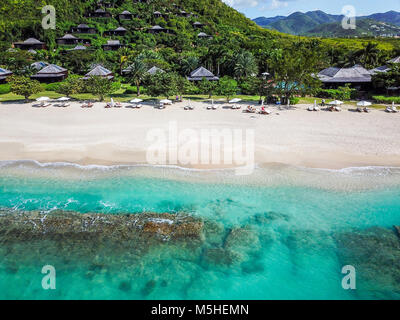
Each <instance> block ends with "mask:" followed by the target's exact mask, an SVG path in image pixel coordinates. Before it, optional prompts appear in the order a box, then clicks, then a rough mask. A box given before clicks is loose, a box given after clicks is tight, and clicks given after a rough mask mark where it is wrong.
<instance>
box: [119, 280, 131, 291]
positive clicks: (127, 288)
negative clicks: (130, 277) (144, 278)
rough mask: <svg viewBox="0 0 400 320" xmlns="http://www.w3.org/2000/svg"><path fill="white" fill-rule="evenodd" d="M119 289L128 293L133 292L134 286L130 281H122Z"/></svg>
mask: <svg viewBox="0 0 400 320" xmlns="http://www.w3.org/2000/svg"><path fill="white" fill-rule="evenodd" d="M118 289H119V290H121V291H125V292H128V291H131V289H132V286H131V283H130V282H129V281H121V282H120V284H119V286H118Z"/></svg>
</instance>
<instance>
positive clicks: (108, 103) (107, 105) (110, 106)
mask: <svg viewBox="0 0 400 320" xmlns="http://www.w3.org/2000/svg"><path fill="white" fill-rule="evenodd" d="M104 108H112V105H111V102H107V103H106V105H105V106H104Z"/></svg>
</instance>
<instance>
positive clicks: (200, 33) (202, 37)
mask: <svg viewBox="0 0 400 320" xmlns="http://www.w3.org/2000/svg"><path fill="white" fill-rule="evenodd" d="M197 38H200V39H211V38H212V36H209V35H208V34H207V33H204V32H199V34H198V35H197Z"/></svg>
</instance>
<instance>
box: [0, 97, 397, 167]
mask: <svg viewBox="0 0 400 320" xmlns="http://www.w3.org/2000/svg"><path fill="white" fill-rule="evenodd" d="M103 104H104V103H96V104H95V106H94V107H93V108H92V109H82V108H80V107H79V104H78V103H75V102H73V103H71V106H70V107H67V108H56V107H47V108H33V107H31V104H9V103H7V104H2V103H0V161H8V160H26V159H31V160H37V161H39V162H43V163H47V162H51V163H54V162H71V163H76V164H79V165H105V166H112V165H148V164H149V163H148V162H147V160H146V150H148V148H149V146H150V145H151V143H150V142H148V141H147V140H146V135H147V134H148V132H149V131H151V130H160V129H161V130H165V132H167V130H168V124H170V123H176V124H177V127H178V129H179V130H181V131H182V130H185V129H192V130H194V131H195V132H200V130H203V129H205V130H213V129H217V130H222V129H229V130H236V129H240V130H242V131H243V132H244V131H245V130H247V129H252V130H253V131H254V135H255V140H254V142H255V145H254V163H255V164H256V165H258V166H261V167H262V166H265V165H267V166H268V165H270V164H273V163H278V164H287V165H293V166H299V167H306V168H322V169H343V168H348V167H369V166H384V167H400V128H399V126H398V121H399V115H398V114H387V113H385V112H384V111H382V110H372V112H371V113H369V114H359V113H356V112H351V107H350V110H349V109H348V108H346V107H344V108H343V109H344V110H343V111H342V112H338V113H331V112H326V111H320V112H309V111H306V108H307V106H308V105H297V106H296V107H295V108H294V109H290V110H285V109H283V110H280V109H278V108H277V107H269V108H270V109H271V110H272V114H271V115H259V114H247V113H242V110H243V109H244V108H245V106H247V105H251V104H252V105H256V104H255V103H247V102H244V103H242V104H241V106H242V110H226V109H223V108H222V106H224V105H226V103H220V102H217V104H218V105H219V108H218V109H217V110H206V107H207V105H208V103H205V102H193V101H192V102H191V104H192V105H193V106H194V107H195V110H193V111H186V110H183V107H184V106H185V105H187V101H185V102H181V103H176V104H174V105H172V106H167V108H166V109H165V110H158V109H153V108H152V107H151V106H149V105H143V107H142V108H141V109H139V110H132V109H129V108H118V109H117V108H114V109H104V108H102V105H103ZM197 142H198V141H197ZM200 142H201V141H200ZM150 165H151V163H150ZM163 165H164V164H163ZM165 165H167V166H177V167H183V168H192V169H226V168H229V169H231V168H234V167H237V166H238V165H235V163H233V164H229V165H224V164H222V165H212V164H205V165H185V164H182V163H176V162H175V163H169V162H168V161H167V163H166V164H165ZM239 166H240V165H239Z"/></svg>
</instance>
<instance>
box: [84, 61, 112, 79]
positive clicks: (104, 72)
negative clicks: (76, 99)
mask: <svg viewBox="0 0 400 320" xmlns="http://www.w3.org/2000/svg"><path fill="white" fill-rule="evenodd" d="M90 77H101V78H105V79H108V80H112V79H114V75H113V73H112V72H111V71H110V70H108V69H106V68H104V67H103V66H101V65H98V66H96V67H94V68H93V69H92V70H90V71H89V72H88V73H86V74H85V76H84V77H83V78H82V79H84V80H87V79H89V78H90Z"/></svg>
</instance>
